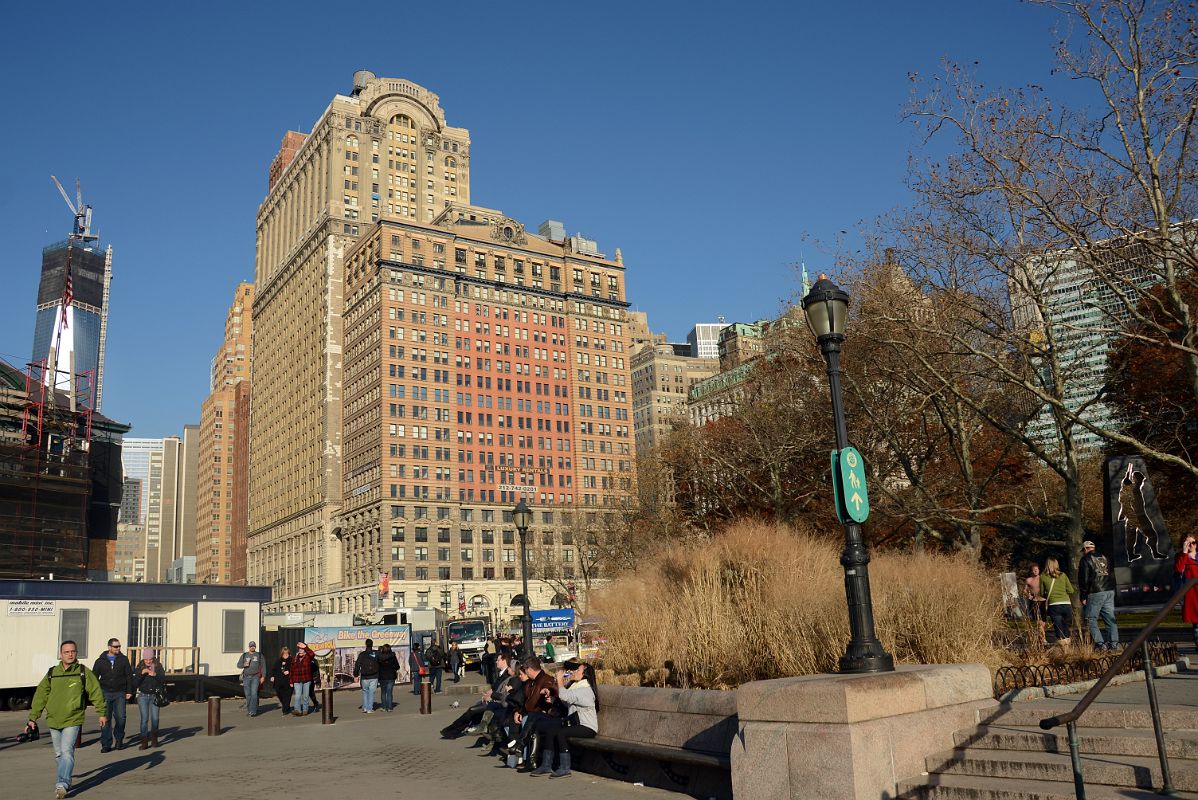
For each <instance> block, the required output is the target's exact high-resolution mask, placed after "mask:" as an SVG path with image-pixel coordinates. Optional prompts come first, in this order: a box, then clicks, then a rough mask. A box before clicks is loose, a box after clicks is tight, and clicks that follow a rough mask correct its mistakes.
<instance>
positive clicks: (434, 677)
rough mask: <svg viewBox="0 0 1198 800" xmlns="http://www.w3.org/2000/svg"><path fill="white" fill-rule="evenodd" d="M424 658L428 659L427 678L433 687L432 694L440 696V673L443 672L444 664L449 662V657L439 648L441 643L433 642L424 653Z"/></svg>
mask: <svg viewBox="0 0 1198 800" xmlns="http://www.w3.org/2000/svg"><path fill="white" fill-rule="evenodd" d="M425 658H427V659H428V676H429V682H430V683H431V684H432V685H433V692H434V693H435V694H441V673H443V672H444V671H445V664H446V662H447V661H448V660H449V655H448V654H447V653H446V652H445V650H444V648H442V647H441V643H440V642H437V641H434V642H433V643H432V644H431V645H430V646H429V648H428V652H427V653H425Z"/></svg>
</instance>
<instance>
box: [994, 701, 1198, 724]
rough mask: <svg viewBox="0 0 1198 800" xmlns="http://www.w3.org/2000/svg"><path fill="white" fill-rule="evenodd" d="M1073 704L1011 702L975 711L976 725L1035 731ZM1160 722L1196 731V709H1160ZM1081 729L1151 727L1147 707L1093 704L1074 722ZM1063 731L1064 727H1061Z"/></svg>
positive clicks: (1188, 707)
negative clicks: (1043, 721) (1041, 721)
mask: <svg viewBox="0 0 1198 800" xmlns="http://www.w3.org/2000/svg"><path fill="white" fill-rule="evenodd" d="M1076 705H1077V702H1076V701H1066V700H1032V701H1028V702H1023V703H1012V704H1011V705H1009V706H1006V707H1003V708H999V709H996V710H991V711H982V712H979V715H978V716H979V718H978V724H980V725H1010V726H1015V727H1027V728H1036V727H1039V725H1040V720H1042V719H1045V718H1046V717H1051V716H1054V715H1057V714H1064V713H1065V712H1067V711H1072V710H1073V708H1074V707H1075V706H1076ZM1161 721H1162V723H1163V724H1164V728H1165V730H1166V731H1179V730H1198V707H1194V706H1171V707H1165V708H1162V709H1161ZM1081 728H1149V729H1151V728H1152V714H1151V712H1150V711H1149V708H1148V704H1147V703H1144V704H1139V703H1135V704H1125V703H1094V704H1093V705H1091V706H1090V707H1089V708H1088V709H1086V713H1084V714H1083V715H1082V717H1081V719H1080V720H1078V729H1079V730H1080V729H1081ZM1061 730H1064V726H1061Z"/></svg>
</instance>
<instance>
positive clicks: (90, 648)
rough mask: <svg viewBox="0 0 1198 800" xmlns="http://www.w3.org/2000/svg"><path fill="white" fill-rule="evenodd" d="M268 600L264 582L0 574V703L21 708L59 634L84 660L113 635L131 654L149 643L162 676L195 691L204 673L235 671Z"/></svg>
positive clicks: (49, 661)
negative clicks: (100, 579) (51, 578)
mask: <svg viewBox="0 0 1198 800" xmlns="http://www.w3.org/2000/svg"><path fill="white" fill-rule="evenodd" d="M269 602H270V588H269V587H266V586H211V585H196V584H175V583H105V582H92V581H44V580H0V710H3V709H13V710H21V709H24V708H28V707H29V702H30V700H31V699H32V697H33V690H34V688H35V687H36V686H37V684H38V682H39V681H41V679H42V678H43V677H44V676H45V674H46V670H48V669H49V668H50V667H51V666H53V665H54V664H55V663H56V662H57V661H58V650H59V645H60V643H61V642H62V641H64V640H66V639H72V640H74V641H75V643H76V644H77V645H78V648H79V660H80V661H82V662H83V663H84V664H86V665H87V666H88V667H91V665H92V664H93V663H94V662H95V660H96V658H98V657H99V656H100V655H102V654H103V653H105V652H106V650H107V644H108V640H109V639H111V638H113V637H116V638H119V639H120V640H121V644H122V645H124V652H125V654H126V655H127V656H128V657H129V659H130V660H131V661H136V660H137V658H138V657H139V655H140V651H141V649H142V648H144V647H149V648H151V649H153V650H154V652H155V653H156V654H157V655H158V658H159V660H160V661H161V662H162V665H163V668H164V669H165V670H166V671H167V673H168V679H170V680H172V681H173V682H176V683H185V682H191V681H194V682H195V683H196V684H197V693H199V692H202V685H201V684H202V681H204V680H205V679H208V678H213V679H217V678H233V676H236V675H237V674H238V672H239V670H238V669H237V659H238V658H239V657H240V656H241V654H242V653H243V652H244V651H245V648H246V644H247V643H248V642H250V641H251V640H257V639H258V638H259V635H260V632H261V625H260V621H261V615H262V606H263V605H264V604H265V603H269ZM234 683H235V681H234Z"/></svg>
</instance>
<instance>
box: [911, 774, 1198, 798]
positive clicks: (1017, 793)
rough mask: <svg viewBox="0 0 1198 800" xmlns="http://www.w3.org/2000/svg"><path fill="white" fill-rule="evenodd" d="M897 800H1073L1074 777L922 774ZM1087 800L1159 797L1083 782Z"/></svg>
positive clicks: (1150, 792)
mask: <svg viewBox="0 0 1198 800" xmlns="http://www.w3.org/2000/svg"><path fill="white" fill-rule="evenodd" d="M1174 797H1177V798H1180V799H1181V800H1198V793H1194V792H1178V793H1177V794H1175V795H1174ZM898 798H899V800H1076V795H1075V794H1074V791H1073V779H1072V777H1070V780H1069V781H1068V782H1067V783H1066V782H1062V781H1036V780H1013V779H1010V778H987V777H981V776H978V775H925V776H922V777H919V778H913V779H911V780H906V781H902V782H900V783H899V785H898ZM1086 800H1160V795H1159V794H1157V793H1156V792H1155V791H1153V790H1152V789H1128V788H1124V787H1119V786H1103V785H1101V784H1089V783H1087V784H1086Z"/></svg>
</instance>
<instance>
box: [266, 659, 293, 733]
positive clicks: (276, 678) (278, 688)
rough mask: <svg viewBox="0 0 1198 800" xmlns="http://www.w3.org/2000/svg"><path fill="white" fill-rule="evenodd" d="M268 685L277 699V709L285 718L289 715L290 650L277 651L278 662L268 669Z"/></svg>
mask: <svg viewBox="0 0 1198 800" xmlns="http://www.w3.org/2000/svg"><path fill="white" fill-rule="evenodd" d="M270 685H271V686H273V687H274V690H275V697H277V698H279V709H280V710H281V711H282V712H283V716H287V715H288V714H290V713H291V648H289V647H286V646H284V647H283V648H282V649H281V650H279V660H278V661H276V662H275V663H274V666H273V667H271V669H270Z"/></svg>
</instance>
